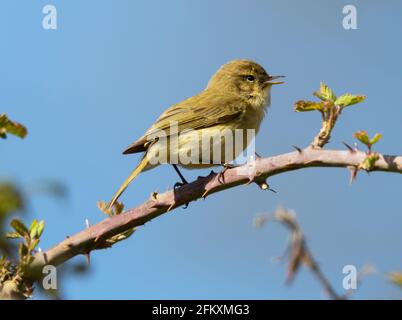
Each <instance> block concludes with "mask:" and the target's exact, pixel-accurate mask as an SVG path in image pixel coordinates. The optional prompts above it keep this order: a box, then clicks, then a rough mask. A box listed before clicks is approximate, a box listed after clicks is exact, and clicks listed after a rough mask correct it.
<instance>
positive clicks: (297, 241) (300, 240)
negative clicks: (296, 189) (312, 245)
mask: <svg viewBox="0 0 402 320" xmlns="http://www.w3.org/2000/svg"><path fill="white" fill-rule="evenodd" d="M269 220H275V221H279V222H280V223H282V224H283V225H285V226H286V227H287V228H288V229H289V231H290V243H289V247H288V250H289V251H288V253H289V266H288V275H287V278H286V282H287V283H288V284H289V283H290V282H291V281H292V280H293V279H294V276H295V274H296V272H297V271H298V270H299V268H300V266H301V265H304V266H306V267H307V268H308V269H310V271H311V272H312V273H313V274H314V276H315V277H316V278H317V279H318V281H319V282H320V284H321V286H322V287H323V289H324V291H325V292H326V293H327V294H328V296H329V297H330V298H331V299H334V300H341V299H345V296H341V295H339V294H338V293H336V291H335V289H334V288H333V287H332V285H331V283H330V282H329V280H328V278H327V277H326V276H325V275H324V273H323V272H322V271H321V268H320V266H319V265H318V263H317V262H316V260H315V259H314V258H313V255H312V254H311V251H310V249H309V248H308V246H307V243H306V239H305V237H304V234H303V231H302V230H301V228H300V226H299V224H298V223H297V221H296V216H295V214H294V213H293V212H292V211H287V210H284V209H283V208H278V209H277V211H276V212H275V214H273V215H261V216H258V217H257V218H256V220H255V222H256V225H257V226H259V227H261V226H262V225H264V224H265V223H266V222H267V221H269Z"/></svg>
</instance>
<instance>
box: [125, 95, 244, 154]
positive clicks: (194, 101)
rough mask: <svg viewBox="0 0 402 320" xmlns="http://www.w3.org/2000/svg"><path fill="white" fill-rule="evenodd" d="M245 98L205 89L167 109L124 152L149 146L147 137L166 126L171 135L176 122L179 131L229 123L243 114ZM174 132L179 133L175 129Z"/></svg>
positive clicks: (140, 149) (165, 128)
mask: <svg viewBox="0 0 402 320" xmlns="http://www.w3.org/2000/svg"><path fill="white" fill-rule="evenodd" d="M244 106H245V102H244V101H243V100H242V99H240V98H239V97H237V96H228V95H222V94H220V93H212V92H209V93H208V94H206V92H205V91H204V92H202V93H200V94H199V95H196V96H194V97H191V98H189V99H187V100H185V101H183V102H181V103H178V104H176V105H174V106H172V107H170V108H169V109H167V110H166V111H165V112H164V113H162V115H161V116H160V117H159V118H158V120H157V121H156V122H155V123H154V124H153V125H152V127H150V128H149V129H148V130H147V132H146V133H145V134H144V135H143V136H142V137H141V138H139V139H138V140H137V141H135V142H134V143H133V144H131V145H130V146H129V147H128V148H127V149H126V150H125V151H124V152H123V153H124V154H129V153H136V152H142V151H145V150H147V148H148V146H149V144H150V143H152V141H151V140H149V139H148V138H147V137H149V136H151V135H154V134H156V133H157V132H158V131H160V130H163V131H164V133H165V135H166V136H170V135H171V132H170V129H171V123H172V122H176V123H177V126H178V131H179V132H181V131H183V130H186V129H193V130H197V129H202V128H208V127H212V126H215V125H218V124H223V123H227V122H229V121H232V120H234V119H236V118H238V117H240V116H241V115H242V114H243V113H244V111H245V108H244ZM173 134H177V132H174V133H173Z"/></svg>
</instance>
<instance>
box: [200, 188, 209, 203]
mask: <svg viewBox="0 0 402 320" xmlns="http://www.w3.org/2000/svg"><path fill="white" fill-rule="evenodd" d="M209 190H210V189H207V190H205V191H204V193H203V194H202V196H201V197H202V198H203V199H204V200H205V198H206V197H207V195H208V193H209Z"/></svg>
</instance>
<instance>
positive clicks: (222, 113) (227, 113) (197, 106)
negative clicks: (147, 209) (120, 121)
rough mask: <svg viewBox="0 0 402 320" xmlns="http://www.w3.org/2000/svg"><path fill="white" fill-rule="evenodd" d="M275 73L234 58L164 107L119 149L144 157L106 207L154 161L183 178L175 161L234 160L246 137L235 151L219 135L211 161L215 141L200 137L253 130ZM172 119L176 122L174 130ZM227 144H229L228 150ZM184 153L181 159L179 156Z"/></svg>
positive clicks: (207, 163)
mask: <svg viewBox="0 0 402 320" xmlns="http://www.w3.org/2000/svg"><path fill="white" fill-rule="evenodd" d="M280 77H281V76H270V75H269V74H268V73H267V72H266V71H265V70H264V68H263V67H261V66H260V65H259V64H257V63H255V62H253V61H249V60H233V61H231V62H229V63H227V64H225V65H223V66H222V67H221V68H220V69H219V70H218V71H217V72H216V73H215V74H214V75H213V76H212V78H211V80H210V81H209V83H208V86H207V87H206V88H205V90H204V91H202V92H201V93H199V94H197V95H195V96H193V97H191V98H188V99H187V100H184V101H182V102H180V103H178V104H175V105H173V106H172V107H170V108H169V109H167V110H166V111H165V112H164V113H162V115H161V116H160V117H159V119H158V120H157V121H156V122H155V123H154V124H153V125H152V126H151V127H150V128H149V129H148V130H147V132H146V133H145V134H144V135H143V136H142V137H141V138H139V139H138V140H137V141H136V142H134V143H133V144H132V145H130V146H129V147H128V148H127V149H126V150H125V151H124V152H123V154H130V153H137V152H144V156H143V158H142V160H141V162H140V163H139V164H138V166H137V167H136V168H135V169H134V170H133V172H132V173H131V174H130V176H129V177H128V178H127V179H126V180H125V181H124V182H123V184H122V185H121V187H120V189H119V190H118V191H117V192H116V194H115V196H114V197H113V199H112V201H111V202H110V203H109V207H112V206H113V204H114V203H115V202H116V200H117V199H118V198H119V197H120V195H121V194H122V193H123V191H124V190H125V189H126V188H127V186H128V185H129V183H130V182H131V181H132V180H133V179H134V178H135V177H136V176H137V175H138V174H139V173H140V172H142V171H145V170H149V169H151V168H154V167H155V166H157V165H159V164H162V163H170V164H173V166H174V167H175V169H176V171H177V172H178V173H179V175H180V177H181V178H182V179H184V178H183V176H182V175H181V174H180V172H179V171H178V169H177V166H176V165H179V166H181V167H185V168H190V169H191V168H206V167H210V166H214V165H219V164H227V163H229V162H231V161H232V160H234V159H235V158H236V157H237V156H238V155H239V153H240V152H242V151H244V150H245V149H246V148H247V145H248V143H249V142H250V139H246V140H247V141H246V143H243V144H242V147H241V148H237V149H238V150H237V151H236V152H232V151H230V152H229V153H228V152H225V150H224V149H226V147H228V143H227V142H226V141H227V139H222V138H221V137H222V136H220V138H219V139H218V140H217V141H218V143H219V144H220V145H219V146H218V149H221V150H223V151H224V154H225V157H223V156H219V157H218V160H216V157H215V158H214V159H213V160H214V161H212V160H210V159H212V158H213V157H212V156H211V155H212V153H213V148H214V147H216V140H214V141H215V142H214V143H215V145H211V144H204V143H201V140H202V137H203V136H207V137H212V138H214V137H215V136H217V135H219V134H220V132H222V131H225V132H228V131H229V132H233V131H234V130H243V131H244V132H245V131H247V129H253V130H254V131H255V132H258V130H259V128H260V124H261V122H262V120H263V118H264V115H265V112H266V110H267V107H268V106H269V104H270V100H271V93H270V89H271V86H272V85H274V84H280V83H283V82H274V81H273V80H274V79H277V78H280ZM172 124H174V125H176V129H175V130H174V129H172V128H174V126H172ZM231 143H232V142H231ZM232 147H233V146H232V145H231V148H229V149H230V150H233V148H232ZM192 151H193V153H194V154H195V157H194V156H193V158H192V161H188V157H184V155H188V153H189V152H192ZM195 151H196V152H195ZM228 154H229V155H228ZM184 158H186V161H184V160H182V159H184ZM206 159H207V161H206ZM184 181H185V180H184Z"/></svg>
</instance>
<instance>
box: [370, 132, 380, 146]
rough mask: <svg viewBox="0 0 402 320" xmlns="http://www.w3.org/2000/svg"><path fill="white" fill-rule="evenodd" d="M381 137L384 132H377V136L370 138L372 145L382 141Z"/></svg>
mask: <svg viewBox="0 0 402 320" xmlns="http://www.w3.org/2000/svg"><path fill="white" fill-rule="evenodd" d="M381 138H382V134H381V133H376V134H375V136H374V137H373V138H372V139H371V140H370V144H371V145H374V144H376V143H377V142H378V141H380V139H381Z"/></svg>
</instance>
